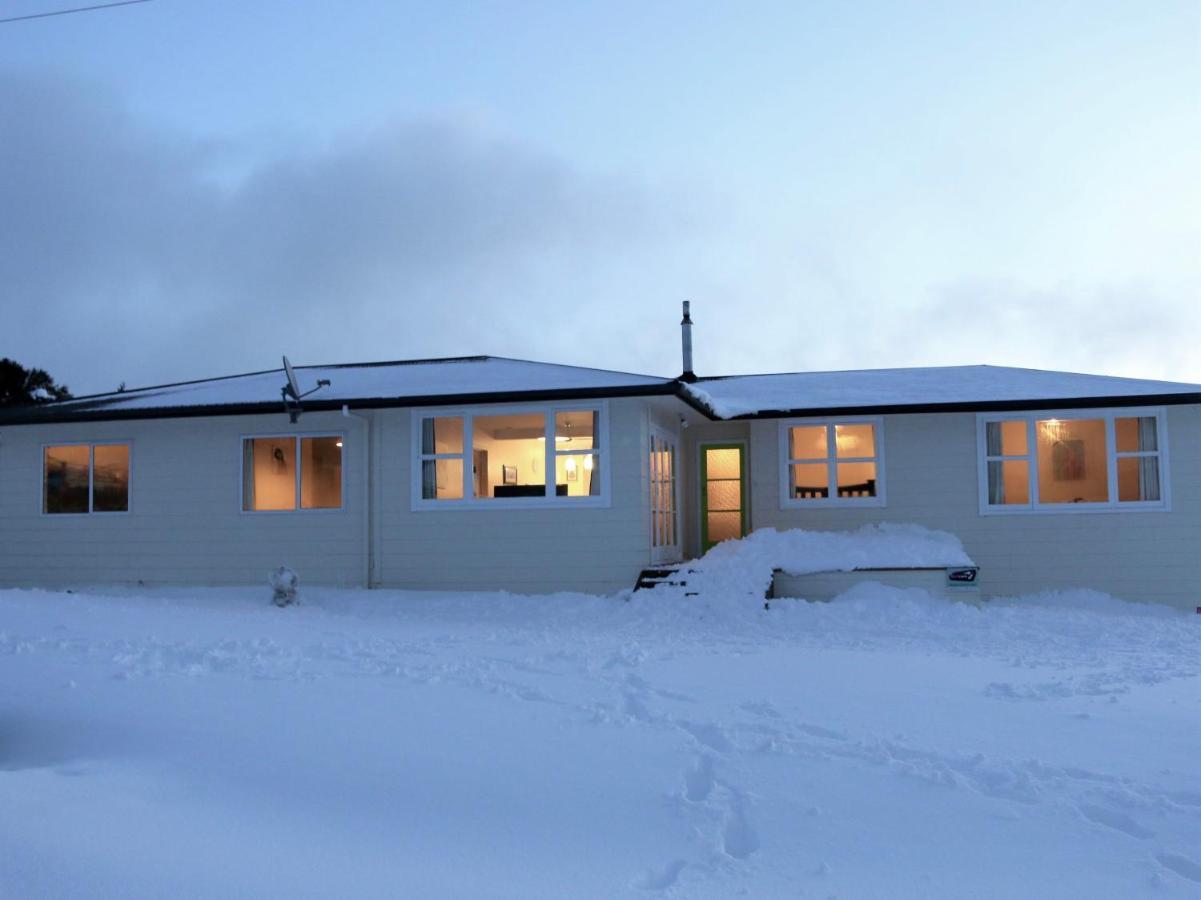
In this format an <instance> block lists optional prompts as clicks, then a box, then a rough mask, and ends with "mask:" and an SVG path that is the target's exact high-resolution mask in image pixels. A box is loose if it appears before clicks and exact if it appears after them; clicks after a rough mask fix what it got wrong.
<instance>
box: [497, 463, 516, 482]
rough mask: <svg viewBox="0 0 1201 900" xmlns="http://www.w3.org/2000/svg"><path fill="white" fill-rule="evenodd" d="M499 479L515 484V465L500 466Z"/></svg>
mask: <svg viewBox="0 0 1201 900" xmlns="http://www.w3.org/2000/svg"><path fill="white" fill-rule="evenodd" d="M500 470H501V471H500V474H501V480H502V481H503V482H504V483H505V484H517V466H501V467H500Z"/></svg>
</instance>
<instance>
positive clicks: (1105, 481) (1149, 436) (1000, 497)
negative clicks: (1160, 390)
mask: <svg viewBox="0 0 1201 900" xmlns="http://www.w3.org/2000/svg"><path fill="white" fill-rule="evenodd" d="M980 430H981V434H980V443H981V452H982V465H981V503H980V506H981V510H982V511H984V512H1020V511H1031V510H1041V511H1046V512H1055V511H1060V512H1063V511H1073V510H1074V511H1082V510H1098V509H1101V510H1105V509H1138V508H1148V509H1155V508H1163V507H1164V506H1165V505H1166V498H1165V496H1164V494H1165V488H1166V486H1165V485H1164V484H1163V470H1164V458H1163V456H1164V450H1163V445H1164V441H1163V433H1162V432H1163V412H1162V410H1129V411H1126V410H1105V411H1098V412H1092V411H1088V412H1070V413H1056V414H1050V413H1028V414H1016V415H1008V414H1006V415H997V416H990V415H982V416H981V417H980Z"/></svg>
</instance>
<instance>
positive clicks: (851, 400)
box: [686, 366, 1201, 419]
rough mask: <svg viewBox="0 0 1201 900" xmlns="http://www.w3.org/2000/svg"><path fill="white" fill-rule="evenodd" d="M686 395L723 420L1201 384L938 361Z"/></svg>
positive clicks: (744, 382) (722, 381) (1103, 395)
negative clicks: (914, 366) (929, 365)
mask: <svg viewBox="0 0 1201 900" xmlns="http://www.w3.org/2000/svg"><path fill="white" fill-rule="evenodd" d="M686 390H687V392H688V394H689V395H691V397H692V398H693V399H694V400H697V401H699V402H700V403H701V404H702V405H703V406H705V407H706V408H708V409H709V410H710V411H712V413H713V414H714V415H715V416H717V417H719V418H723V419H728V418H733V417H735V416H750V415H761V414H769V413H773V412H799V411H813V412H814V413H821V412H822V411H824V410H834V409H838V410H851V409H858V408H864V409H873V408H876V409H879V408H895V407H931V406H933V407H938V406H965V407H966V406H980V407H988V406H993V405H1000V404H1007V403H1025V402H1032V403H1033V402H1047V401H1059V400H1064V401H1070V400H1099V399H1110V398H1113V399H1119V398H1120V399H1127V398H1137V397H1165V396H1169V395H1190V394H1191V395H1194V397H1196V396H1197V395H1201V385H1198V384H1184V383H1181V382H1176V381H1148V380H1144V379H1139V378H1117V377H1113V376H1108V375H1081V374H1077V373H1075V372H1048V371H1045V370H1042V369H1017V368H1010V367H1007V366H940V367H934V368H919V369H861V370H855V371H845V372H795V373H791V374H783V375H733V376H728V377H724V378H704V379H701V380H700V381H698V382H696V383H694V384H690V385H688V386H687V387H686Z"/></svg>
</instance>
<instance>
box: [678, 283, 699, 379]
mask: <svg viewBox="0 0 1201 900" xmlns="http://www.w3.org/2000/svg"><path fill="white" fill-rule="evenodd" d="M688 306H689V301H687V300H685V301H684V318H683V319H681V320H680V341H681V343H682V344H683V350H684V372H683V374H681V375H680V381H687V382H693V381H696V373H695V372H693V371H692V316H690V315H689V314H688Z"/></svg>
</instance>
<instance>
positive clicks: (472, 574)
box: [375, 398, 650, 593]
mask: <svg viewBox="0 0 1201 900" xmlns="http://www.w3.org/2000/svg"><path fill="white" fill-rule="evenodd" d="M377 421H378V423H379V446H380V448H381V450H382V451H383V456H384V458H385V459H386V464H382V465H380V466H378V467H377V477H378V478H379V498H380V499H379V511H378V523H379V526H378V533H377V536H376V554H375V555H376V558H377V559H378V566H377V569H376V576H375V579H376V581H377V582H378V583H380V584H382V585H385V586H388V587H400V588H419V589H422V588H424V589H437V590H443V589H451V590H495V589H501V590H508V591H515V592H521V593H544V592H548V591H558V590H575V591H587V592H591V593H611V592H614V591H618V590H622V589H624V588H629V587H632V586H633V584H634V580H635V579H636V577H637V575H638V573H639V572H640V571H641V570H642V569H643V568H644V567H645V566H646V565H647V564H648V562H649V560H650V546H649V540H650V539H649V529H650V524H649V507H648V503H649V501H648V500H647V497H648V488H647V477H648V476H647V462H646V456H647V443H646V441H647V422H648V413H647V403H646V401H644V400H640V399H636V398H631V399H620V400H610V401H609V429H610V435H609V453H610V457H611V459H610V460H609V473H610V479H611V481H612V484H611V500H612V502H611V505H610V506H608V507H602V508H598V507H585V508H579V509H571V508H541V509H449V510H445V511H444V510H420V511H413V510H412V497H411V485H412V480H411V479H412V469H411V466H412V443H411V439H412V432H411V427H412V416H411V413H410V411H409V410H386V411H382V412H380V413H379V414H378V420H377Z"/></svg>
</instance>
